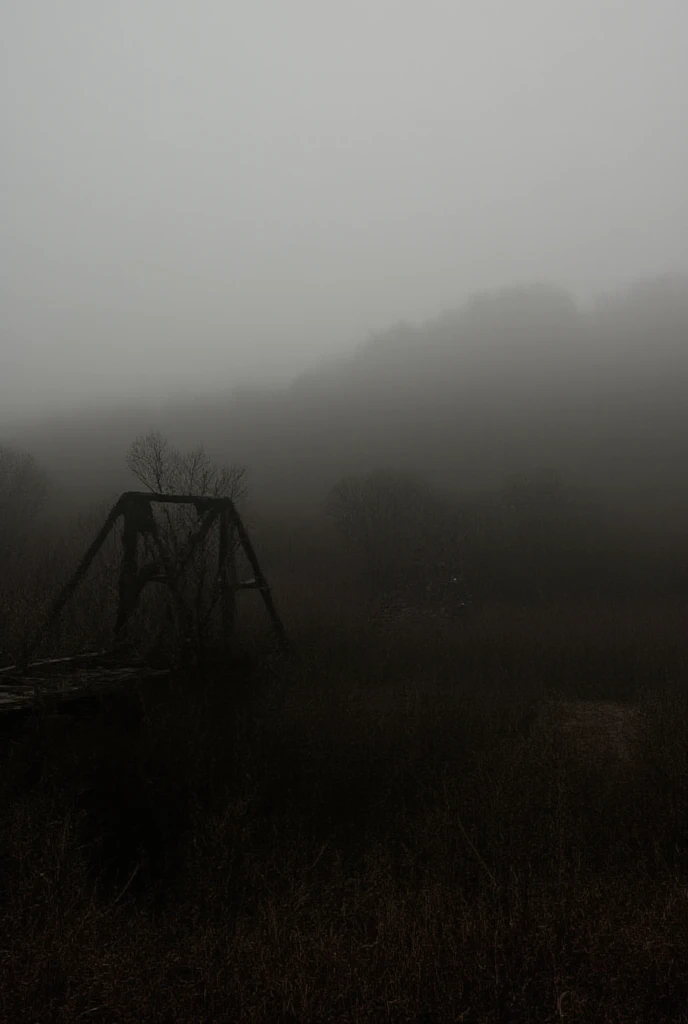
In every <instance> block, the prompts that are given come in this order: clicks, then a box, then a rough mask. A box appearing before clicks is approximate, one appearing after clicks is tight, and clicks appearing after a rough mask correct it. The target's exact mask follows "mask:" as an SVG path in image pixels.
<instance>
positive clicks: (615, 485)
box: [6, 277, 688, 599]
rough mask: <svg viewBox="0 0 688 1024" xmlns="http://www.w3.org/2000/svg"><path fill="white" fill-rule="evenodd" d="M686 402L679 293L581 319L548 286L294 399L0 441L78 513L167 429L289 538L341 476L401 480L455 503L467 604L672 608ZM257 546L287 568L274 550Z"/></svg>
mask: <svg viewBox="0 0 688 1024" xmlns="http://www.w3.org/2000/svg"><path fill="white" fill-rule="evenodd" d="M687 394H688V288H687V287H686V281H685V279H681V278H676V277H674V278H663V279H660V280H653V281H648V282H645V283H641V284H638V285H636V286H634V287H631V288H629V289H628V290H627V291H625V292H624V293H621V294H618V295H615V296H611V297H607V298H604V299H601V300H599V301H597V302H596V303H595V304H594V306H592V307H590V308H585V309H583V308H580V307H579V306H578V305H577V304H576V303H575V302H574V300H573V299H572V298H571V297H570V296H569V295H568V294H567V293H566V292H564V291H562V290H560V289H557V288H555V287H550V286H544V285H543V286H533V287H529V288H520V289H512V290H506V291H502V292H498V293H493V294H486V295H483V296H477V297H476V298H474V299H473V300H471V301H470V302H468V303H467V304H466V305H465V306H463V307H462V308H461V309H459V310H458V311H456V312H454V313H448V314H445V315H443V316H440V317H438V318H437V319H435V320H433V321H430V322H428V323H426V324H424V325H422V326H411V325H400V326H397V327H394V328H391V329H390V330H388V331H387V332H385V333H383V334H380V335H378V336H375V337H372V338H371V339H369V340H368V341H367V342H366V343H365V344H362V345H361V346H359V348H358V349H356V350H355V351H354V352H353V353H352V354H351V355H350V356H349V357H346V358H341V359H339V360H336V361H331V362H329V363H325V364H322V365H320V366H316V367H314V369H313V370H312V371H311V372H310V373H309V374H306V375H304V376H302V377H300V378H298V379H297V380H295V381H294V382H293V384H292V385H291V386H290V387H289V388H287V389H283V390H274V391H268V390H266V391H262V392H261V391H258V390H254V391H233V390H231V389H230V388H228V389H227V390H226V392H225V393H220V392H218V393H216V394H215V395H211V396H200V397H196V398H194V397H187V398H183V399H177V400H174V401H172V400H170V401H168V402H167V403H163V404H162V405H159V406H158V407H156V408H152V407H151V408H146V407H144V406H142V405H140V404H134V403H132V404H130V405H129V406H126V405H122V406H120V407H119V408H112V409H107V410H102V409H99V410H98V411H97V412H96V411H92V412H90V413H81V414H76V413H75V414H73V415H63V416H62V417H61V418H59V419H53V420H51V421H47V420H46V421H44V422H42V423H35V424H33V425H29V426H26V425H25V426H24V427H22V428H21V429H19V428H17V429H16V430H15V431H14V433H12V432H8V433H7V436H6V441H7V443H9V444H12V445H16V446H18V447H19V448H21V449H24V450H27V451H30V452H31V453H32V454H33V455H35V457H36V458H37V459H38V460H39V462H40V464H41V465H42V466H44V467H45V469H46V470H47V472H48V473H49V475H50V476H51V478H52V479H53V481H55V482H56V483H57V484H58V485H59V488H58V490H59V491H60V492H61V494H62V497H63V499H64V500H66V501H70V502H77V503H78V504H79V506H80V507H81V508H84V507H86V506H88V504H89V503H90V502H91V501H93V500H94V499H99V500H100V499H103V498H104V497H106V496H109V495H111V494H114V493H116V492H117V491H118V490H120V489H122V488H123V487H125V486H129V485H130V484H131V479H130V477H129V476H128V474H127V471H126V467H125V462H124V453H125V452H126V450H127V448H128V446H129V445H130V443H131V441H132V440H133V438H134V436H136V435H137V434H140V433H142V432H145V431H147V430H150V429H151V428H155V429H159V430H160V431H161V432H162V433H163V434H164V435H165V436H167V437H169V438H170V439H171V441H172V442H173V443H176V444H180V445H182V446H187V447H188V446H193V445H197V444H202V445H203V446H204V447H205V449H206V451H207V452H208V454H209V456H210V457H211V458H213V459H216V460H219V461H224V462H230V463H232V462H237V463H241V464H242V465H245V466H246V467H247V468H248V481H249V491H250V495H251V500H252V503H253V506H254V508H255V511H256V515H257V517H258V521H261V517H262V521H263V522H264V523H268V522H269V523H272V524H273V528H274V529H278V528H279V527H278V524H279V523H280V522H281V523H282V525H283V526H284V529H285V530H286V526H285V524H286V523H287V522H291V523H292V524H293V523H295V522H296V521H298V520H299V519H301V521H305V517H306V516H308V517H309V520H312V519H313V518H314V517H315V519H316V521H318V522H320V524H321V526H320V527H319V529H323V530H324V529H325V528H326V527H325V526H324V525H322V524H324V522H325V520H324V517H323V516H322V514H321V513H322V512H323V510H324V509H325V507H326V503H327V501H328V495H329V494H331V493H332V488H334V487H336V485H337V484H338V482H339V481H341V480H342V479H343V478H344V479H352V478H357V477H358V478H367V479H368V480H370V479H371V476H370V475H371V474H375V473H378V472H379V471H382V470H384V471H385V472H386V473H387V474H392V475H393V474H402V475H403V474H407V475H408V474H410V475H411V476H413V477H414V478H416V479H417V478H418V477H421V478H422V480H423V481H424V486H427V487H428V488H429V489H434V491H435V492H436V493H437V494H438V495H442V500H444V501H447V502H450V503H452V507H453V513H452V515H453V518H452V519H451V522H452V527H451V530H452V531H453V532H452V533H451V537H452V540H451V542H450V543H449V548H450V549H451V550H448V549H447V543H446V542H445V541H443V544H444V555H443V558H444V561H445V562H446V561H447V560H448V561H451V562H452V563H454V564H458V563H460V564H461V566H462V571H464V572H466V573H468V574H469V575H470V576H471V583H470V586H471V588H472V591H473V593H474V594H476V595H477V594H483V596H485V597H486V598H491V597H494V598H498V599H524V598H531V597H548V598H554V597H574V596H586V597H588V596H593V595H594V596H604V595H607V596H610V595H611V596H614V597H615V598H618V597H622V596H627V597H634V596H638V597H639V596H646V597H652V596H655V595H659V594H662V595H665V596H670V595H679V594H681V593H685V591H686V587H687V586H688V526H687V525H686V523H688V474H687V473H686V466H687V464H688V460H687V458H686V456H687V454H688V402H686V400H685V399H686V395H687ZM372 479H374V477H373V478H372ZM369 486H370V485H369ZM402 491H403V488H402ZM371 493H372V492H371ZM55 500H57V499H55ZM371 500H372V499H371ZM385 500H387V501H388V504H389V496H387V498H386V499H385ZM394 502H396V504H394ZM394 502H392V506H391V510H388V521H385V522H382V521H380V522H379V523H378V525H377V527H376V529H378V532H379V534H380V536H382V534H384V535H385V536H386V538H388V539H389V538H390V537H394V536H395V534H394V526H393V524H394V523H395V522H399V521H400V517H401V518H403V515H404V514H405V513H404V512H403V506H404V499H403V498H402V497H399V496H398V495H397V497H396V498H394ZM417 526H418V530H419V531H420V534H422V533H424V532H428V531H431V532H432V531H433V530H434V529H435V526H434V524H433V522H432V521H431V520H430V519H429V518H424V517H423V516H420V517H419V518H418V524H417ZM294 529H296V528H295V527H294ZM397 539H398V547H399V550H400V551H402V552H403V553H402V554H401V556H400V557H401V558H402V561H403V559H404V558H408V554H409V550H410V547H409V544H410V542H409V540H408V536H405V537H402V536H401V534H400V535H399V537H398V538H397ZM264 543H265V545H267V550H269V551H273V552H274V558H275V559H276V562H277V563H279V562H280V555H279V548H280V545H279V543H278V541H277V540H275V539H271V538H270V537H269V536H265V537H264ZM314 544H315V542H314V541H311V542H310V543H309V544H304V543H303V542H302V544H301V546H302V548H303V551H302V554H303V558H304V559H305V561H304V571H306V570H305V564H306V562H307V560H308V551H313V550H316V549H317V551H318V555H317V557H318V558H320V557H321V556H322V542H321V544H320V547H318V546H317V545H315V547H314ZM411 546H413V545H411ZM416 547H417V545H416ZM359 555H360V556H361V560H362V562H365V565H364V566H363V567H362V570H361V571H362V572H363V573H364V575H365V573H366V572H367V573H368V574H369V573H370V557H369V555H368V556H365V557H364V555H363V554H361V552H359ZM433 557H435V556H433ZM282 561H284V558H282Z"/></svg>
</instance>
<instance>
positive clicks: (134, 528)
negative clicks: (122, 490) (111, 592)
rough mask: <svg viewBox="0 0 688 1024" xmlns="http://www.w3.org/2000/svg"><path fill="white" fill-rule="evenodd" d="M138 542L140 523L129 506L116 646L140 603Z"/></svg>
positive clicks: (120, 583) (122, 639)
mask: <svg viewBox="0 0 688 1024" xmlns="http://www.w3.org/2000/svg"><path fill="white" fill-rule="evenodd" d="M138 540H139V530H138V522H137V519H136V516H135V515H134V510H133V508H132V507H131V504H128V505H127V506H126V507H125V509H124V530H123V534H122V563H121V565H120V570H119V604H118V607H117V619H116V622H115V644H121V643H122V642H123V641H124V639H125V632H126V626H127V623H128V621H129V619H130V617H131V615H132V613H133V611H134V608H135V607H136V603H137V601H138V596H139V580H138V569H139V567H138V557H137V555H138Z"/></svg>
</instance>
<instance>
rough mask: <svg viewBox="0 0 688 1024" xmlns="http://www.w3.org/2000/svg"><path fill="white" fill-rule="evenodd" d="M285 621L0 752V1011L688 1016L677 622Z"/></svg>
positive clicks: (143, 1017) (686, 715)
mask: <svg viewBox="0 0 688 1024" xmlns="http://www.w3.org/2000/svg"><path fill="white" fill-rule="evenodd" d="M283 606H284V609H285V612H286V613H287V625H288V628H289V632H290V635H291V637H292V641H293V650H292V653H291V654H290V655H289V656H287V657H282V656H280V655H278V654H276V653H274V652H273V653H270V652H269V651H268V650H267V648H266V647H265V646H264V644H263V640H262V638H259V637H256V639H255V641H250V640H247V641H246V645H247V649H246V652H245V653H248V654H249V656H250V657H249V660H248V663H247V664H246V665H242V667H241V668H239V667H235V668H234V669H233V670H232V671H231V672H228V671H226V670H225V671H224V672H219V671H216V672H215V673H209V674H208V675H207V676H206V677H204V678H200V677H199V678H190V677H188V676H186V677H184V676H175V677H173V678H172V679H171V681H170V682H169V685H167V686H166V688H165V689H159V690H158V691H157V692H149V693H146V694H144V695H143V696H142V699H141V702H140V704H138V703H135V704H134V705H133V706H124V705H122V706H121V707H117V708H114V709H112V710H111V711H110V712H108V713H107V714H102V715H100V716H96V717H90V718H84V719H72V718H68V717H66V716H56V717H54V718H49V719H48V718H44V719H36V720H35V721H33V722H32V723H30V724H29V725H28V726H27V727H26V728H25V729H24V730H22V731H17V732H15V733H12V731H9V732H8V733H7V735H5V736H4V737H3V739H2V741H1V743H0V791H1V797H2V803H1V811H0V813H1V815H2V820H1V822H0V870H1V871H2V876H1V877H2V889H1V893H0V896H1V899H2V910H1V912H2V921H1V924H0V976H1V977H2V984H1V985H0V1019H2V1020H6V1021H8V1022H9V1021H13V1022H23V1021H32V1022H39V1021H59V1022H68V1021H69V1022H72V1021H101V1022H113V1024H114V1022H120V1021H127V1022H138V1021H169V1022H170V1024H172V1022H175V1024H176V1022H184V1024H188V1022H205V1021H218V1022H221V1021H227V1022H230V1021H246V1022H259V1021H260V1022H263V1021H265V1022H279V1021H289V1022H292V1024H296V1022H298V1024H316V1022H323V1024H324V1022H342V1024H344V1022H373V1021H390V1022H414V1024H421V1022H423V1024H431V1022H444V1021H466V1022H468V1021H470V1022H479V1021H480V1022H482V1021H495V1022H497V1021H499V1022H507V1021H513V1022H520V1021H524V1022H525V1021H561V1020H564V1021H581V1022H582V1021H586V1022H587V1021H609V1022H612V1021H614V1022H617V1021H618V1022H647V1021H651V1020H652V1021H674V1022H679V1021H688V772H687V768H688V763H687V758H688V694H687V693H686V689H685V682H686V678H687V676H686V669H687V667H688V646H687V645H686V641H685V625H686V609H684V608H678V607H675V606H673V607H664V608H658V607H652V608H638V607H635V608H610V607H603V606H600V607H592V606H586V607H564V606H562V607H560V608H550V609H526V608H511V607H507V606H504V607H494V608H485V609H482V610H481V611H476V612H475V613H474V614H473V615H471V616H467V617H466V618H465V620H463V621H462V622H461V623H460V624H459V625H457V626H455V627H453V628H452V627H448V626H447V625H446V624H438V625H437V626H436V627H433V626H432V625H431V624H428V623H423V625H422V626H419V628H418V629H414V628H413V627H412V625H411V626H409V624H408V623H407V624H406V625H405V626H404V628H403V629H400V630H399V632H398V634H396V635H395V634H394V632H393V631H392V633H391V634H386V635H385V636H384V637H382V638H381V637H379V636H373V635H371V634H370V633H369V632H368V631H367V630H366V627H365V624H364V623H362V622H360V621H358V620H357V618H356V616H355V615H353V614H351V613H350V611H347V607H346V606H345V604H344V603H341V604H336V603H332V602H330V603H329V604H328V603H327V602H326V601H325V600H324V599H323V600H312V602H311V603H308V602H304V601H300V602H299V601H297V600H295V599H293V597H292V595H287V599H285V601H284V602H283ZM251 643H252V644H253V647H252V648H251Z"/></svg>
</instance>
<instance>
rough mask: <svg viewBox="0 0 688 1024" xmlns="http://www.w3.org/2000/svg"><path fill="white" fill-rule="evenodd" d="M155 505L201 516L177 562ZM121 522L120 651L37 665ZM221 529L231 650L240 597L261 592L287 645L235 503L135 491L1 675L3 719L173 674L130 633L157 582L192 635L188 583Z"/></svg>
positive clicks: (218, 597)
mask: <svg viewBox="0 0 688 1024" xmlns="http://www.w3.org/2000/svg"><path fill="white" fill-rule="evenodd" d="M155 504H161V505H192V506H194V507H195V509H196V512H197V514H198V525H197V528H196V530H195V531H193V532H192V533H191V535H190V536H189V537H188V539H187V543H186V545H185V546H184V548H183V549H182V550H181V552H180V553H179V554H178V555H177V557H176V558H175V559H174V560H172V558H171V556H170V552H169V551H168V550H167V548H166V545H165V544H164V541H163V539H162V537H161V535H160V531H159V529H158V525H157V523H156V520H155V516H154V510H153V506H154V505H155ZM119 520H122V522H123V529H122V556H121V561H120V571H119V588H118V603H117V614H116V620H115V625H114V637H113V644H112V646H111V647H109V648H108V649H106V650H101V651H97V652H94V653H90V654H82V655H78V656H76V657H67V658H52V659H47V660H46V659H44V660H40V661H32V659H33V657H34V655H35V653H36V651H37V650H38V649H39V648H40V646H41V644H42V643H43V642H44V640H45V637H46V635H47V634H48V632H49V631H50V629H51V628H52V627H53V626H54V625H55V624H56V622H57V621H58V619H59V617H60V615H61V613H62V611H63V610H64V608H65V607H66V605H67V604H68V602H69V601H70V599H71V598H72V597H73V595H74V594H75V592H76V591H77V589H78V587H79V585H80V583H81V582H82V581H83V579H84V578H85V576H86V574H87V572H88V570H89V568H90V566H91V564H92V563H93V561H94V559H95V557H96V555H97V554H98V552H99V550H100V549H101V548H102V546H103V544H104V543H105V541H106V540H107V538H108V536H109V535H110V533H111V531H112V530H113V529H114V528H115V525H116V524H117V522H118V521H119ZM214 527H217V528H218V532H219V539H218V547H217V551H218V557H217V572H216V575H215V578H214V584H213V587H214V592H213V600H214V601H217V602H219V605H220V618H221V625H222V634H223V635H222V640H223V645H224V646H225V647H227V646H228V645H229V641H230V639H231V635H232V631H233V627H234V619H235V599H236V594H237V592H239V591H244V590H257V591H258V592H259V593H260V595H261V597H262V600H263V603H264V605H265V608H266V610H267V613H268V616H269V618H270V622H271V624H272V628H273V630H274V632H275V633H276V635H277V637H278V639H279V640H280V642H281V643H282V644H285V643H286V639H285V633H284V627H283V625H282V621H281V619H280V617H279V615H278V612H277V609H276V607H275V603H274V601H273V599H272V595H271V592H270V588H269V586H268V583H267V581H266V579H265V577H264V576H263V573H262V571H261V568H260V564H259V562H258V558H257V556H256V553H255V550H254V548H253V545H252V543H251V540H250V538H249V535H248V533H247V531H246V528H245V526H244V524H243V522H242V520H241V518H240V516H239V513H238V512H237V510H236V507H235V505H234V503H233V502H232V501H231V499H229V498H217V497H207V496H195V495H177V494H171V495H170V494H154V493H147V492H139V491H127V492H126V493H124V494H122V495H121V497H120V498H119V499H118V501H117V502H116V503H115V505H114V506H113V508H112V510H111V511H110V513H109V515H108V516H107V518H106V520H105V523H104V524H103V526H102V528H101V529H100V530H99V532H98V534H97V536H96V537H95V539H94V541H93V543H92V544H91V545H90V547H89V548H88V550H87V551H86V553H85V555H84V557H83V558H82V560H81V562H80V563H79V565H78V566H77V568H76V570H75V572H74V574H73V575H72V577H71V578H70V579H69V580H68V582H67V583H66V584H65V586H64V587H63V588H62V590H61V591H60V592H59V594H58V595H57V597H56V599H55V601H54V603H53V605H52V607H51V609H50V611H49V613H48V616H47V618H46V620H45V622H44V623H43V624H42V625H41V627H40V629H39V630H37V632H36V633H35V634H33V635H32V636H30V637H29V638H27V640H26V641H25V643H24V645H23V648H22V652H21V656H20V658H19V659H18V662H17V664H16V665H11V666H8V667H6V668H3V669H0V714H2V713H7V712H16V711H22V710H29V709H40V708H54V707H58V708H64V707H67V706H69V705H74V704H75V703H78V702H79V701H83V700H84V699H91V700H93V699H96V700H97V699H98V698H99V697H102V696H104V695H105V694H108V693H112V692H114V691H117V690H122V689H123V688H126V687H127V686H131V685H137V684H139V683H141V682H143V681H144V680H148V679H156V678H161V677H164V676H167V675H169V671H170V670H169V668H159V667H152V666H150V665H148V664H146V663H145V662H144V661H143V660H142V659H140V658H136V657H135V656H134V655H133V654H132V652H131V650H130V648H129V646H128V644H127V627H128V626H129V623H130V622H131V619H132V616H133V614H134V612H135V610H136V607H137V605H138V603H139V599H140V597H141V593H142V591H143V589H144V588H145V587H146V586H147V585H148V584H150V583H160V584H163V585H164V586H166V587H167V588H168V590H169V593H170V597H171V599H172V606H173V608H174V611H175V621H176V627H177V628H178V629H179V630H181V631H183V633H184V635H188V633H187V631H188V628H189V623H190V621H191V618H192V616H191V613H190V609H189V608H188V607H186V605H185V602H184V597H183V594H182V588H181V586H180V584H181V581H182V579H183V575H184V571H185V569H186V567H187V566H188V564H189V562H190V560H191V558H192V557H193V555H194V552H196V551H197V550H198V548H199V547H200V546H201V545H202V544H203V542H204V541H205V539H206V538H207V537H209V535H210V533H211V530H212V529H213V528H214ZM143 540H145V541H147V542H148V547H149V548H151V547H152V550H153V551H154V552H155V558H154V560H153V561H151V562H148V563H146V564H143V565H140V564H139V557H140V554H141V549H142V547H143V545H142V543H141V542H142V541H143ZM238 549H242V550H243V552H244V554H245V556H246V559H247V561H248V563H249V565H250V566H251V569H252V571H253V576H252V578H251V579H248V580H243V581H240V580H238V578H237V575H236V563H235V552H236V551H237V550H238Z"/></svg>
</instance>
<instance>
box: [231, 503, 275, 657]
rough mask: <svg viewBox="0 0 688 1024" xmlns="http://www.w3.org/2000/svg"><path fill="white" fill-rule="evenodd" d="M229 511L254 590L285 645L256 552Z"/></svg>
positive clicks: (236, 519) (241, 524)
mask: <svg viewBox="0 0 688 1024" xmlns="http://www.w3.org/2000/svg"><path fill="white" fill-rule="evenodd" d="M229 511H230V515H231V517H232V520H233V522H234V527H235V529H236V531H237V535H238V537H239V541H240V542H241V546H242V548H243V549H244V552H245V553H246V557H247V558H248V560H249V563H250V566H251V568H252V569H253V576H254V582H255V588H254V589H257V590H259V591H260V594H261V597H262V598H263V602H264V604H265V607H266V609H267V612H268V615H269V616H270V620H271V622H272V625H273V628H274V630H275V633H276V634H277V636H278V637H279V639H280V642H281V643H282V644H283V645H286V640H287V637H286V632H285V629H284V625H283V624H282V619H281V618H280V616H279V613H278V611H277V608H276V606H275V602H274V601H273V599H272V594H271V592H270V587H269V586H268V583H267V580H266V579H265V577H264V576H263V572H262V570H261V568H260V563H259V561H258V556H257V555H256V552H255V550H254V548H253V544H252V543H251V538H250V537H249V535H248V533H247V531H246V527H245V526H244V524H243V522H242V521H241V517H240V515H239V513H238V512H237V510H236V508H235V507H234V505H233V504H230V508H229Z"/></svg>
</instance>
